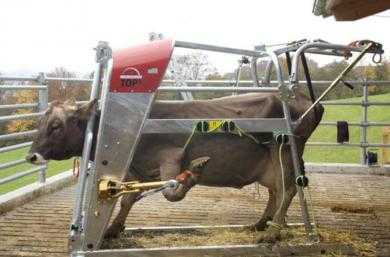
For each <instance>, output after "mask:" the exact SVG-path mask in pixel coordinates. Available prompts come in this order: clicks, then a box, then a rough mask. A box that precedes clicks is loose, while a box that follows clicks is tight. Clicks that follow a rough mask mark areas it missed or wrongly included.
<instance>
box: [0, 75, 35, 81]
mask: <svg viewBox="0 0 390 257" xmlns="http://www.w3.org/2000/svg"><path fill="white" fill-rule="evenodd" d="M38 78H39V76H1V75H0V81H1V80H8V81H36V80H37V79H38Z"/></svg>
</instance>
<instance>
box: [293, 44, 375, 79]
mask: <svg viewBox="0 0 390 257" xmlns="http://www.w3.org/2000/svg"><path fill="white" fill-rule="evenodd" d="M310 48H318V49H333V50H346V51H351V52H370V51H369V50H368V47H365V48H362V49H357V48H355V47H348V46H345V45H338V44H329V43H319V42H313V43H306V44H304V45H302V46H300V47H299V48H298V49H297V50H296V52H295V56H301V54H302V53H304V52H308V49H310ZM298 64H299V60H298V59H297V58H294V59H293V63H292V70H291V76H290V84H291V86H293V85H297V83H298V69H299V65H298Z"/></svg>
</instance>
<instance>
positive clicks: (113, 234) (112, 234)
mask: <svg viewBox="0 0 390 257" xmlns="http://www.w3.org/2000/svg"><path fill="white" fill-rule="evenodd" d="M124 230H125V227H124V226H121V225H116V224H111V226H110V227H108V229H107V230H106V232H105V233H104V238H105V239H113V238H118V236H119V234H120V233H121V232H122V231H124Z"/></svg>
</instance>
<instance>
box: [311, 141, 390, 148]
mask: <svg viewBox="0 0 390 257" xmlns="http://www.w3.org/2000/svg"><path fill="white" fill-rule="evenodd" d="M306 145H310V146H335V147H338V146H339V147H344V146H346V147H360V148H362V147H365V148H368V147H390V144H374V143H371V144H370V143H360V144H358V143H329V142H307V143H306Z"/></svg>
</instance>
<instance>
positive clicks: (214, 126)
mask: <svg viewBox="0 0 390 257" xmlns="http://www.w3.org/2000/svg"><path fill="white" fill-rule="evenodd" d="M206 122H207V123H208V130H207V131H205V132H203V133H212V132H215V131H216V130H218V129H220V128H221V127H222V126H223V125H224V124H226V123H228V122H230V121H229V120H211V121H206ZM196 127H197V124H196V125H195V126H194V128H193V129H192V132H191V135H190V136H189V137H188V139H187V141H186V143H185V144H184V150H185V149H186V148H187V146H188V145H189V143H190V142H191V140H192V138H193V136H194V135H195V133H196ZM234 127H235V129H234V130H235V131H230V133H232V134H236V135H238V136H240V137H242V136H246V137H248V138H250V139H252V140H253V141H254V142H255V143H256V144H260V142H259V140H257V139H256V138H255V137H254V136H253V135H251V134H250V133H247V132H246V131H244V130H243V129H242V128H240V127H239V126H238V125H237V124H236V123H234ZM234 132H235V133H234Z"/></svg>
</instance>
